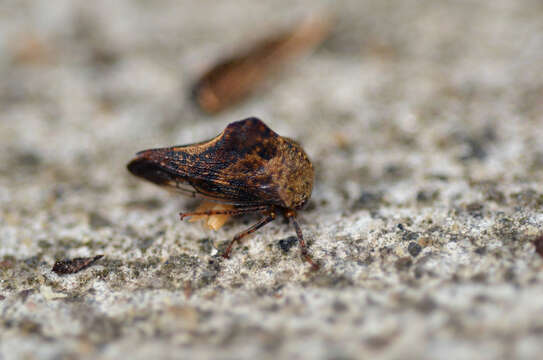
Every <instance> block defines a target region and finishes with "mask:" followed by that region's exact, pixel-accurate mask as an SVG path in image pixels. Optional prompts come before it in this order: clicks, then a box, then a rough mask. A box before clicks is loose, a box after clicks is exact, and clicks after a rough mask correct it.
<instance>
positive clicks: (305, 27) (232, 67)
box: [192, 14, 332, 114]
mask: <svg viewBox="0 0 543 360" xmlns="http://www.w3.org/2000/svg"><path fill="white" fill-rule="evenodd" d="M331 27H332V22H331V20H330V19H329V18H328V17H326V16H324V15H322V14H320V15H314V16H310V17H308V18H306V19H305V20H304V21H302V22H301V23H300V24H298V25H297V26H295V27H294V28H293V29H290V30H288V31H286V32H284V33H282V34H280V35H276V36H273V37H270V38H267V39H264V40H262V41H261V42H259V43H257V44H255V45H254V46H253V47H252V48H250V49H248V50H247V51H246V52H243V53H241V54H239V55H236V56H233V57H231V58H228V59H225V60H223V61H221V62H219V63H218V64H216V65H215V66H213V67H212V68H211V69H210V70H208V71H207V72H205V73H204V74H203V75H202V76H201V77H200V79H199V80H198V81H197V82H196V84H195V85H194V86H193V89H192V95H193V99H194V101H195V102H196V104H197V105H198V106H199V107H200V108H201V109H202V110H204V111H205V112H207V113H210V114H215V113H218V112H220V111H222V110H224V109H226V108H227V107H229V106H231V105H233V104H235V103H238V102H240V101H242V100H243V99H244V98H246V97H247V96H248V95H249V94H250V93H252V92H253V91H254V90H255V89H256V88H258V86H259V85H261V84H262V83H263V82H264V81H265V80H266V79H268V78H269V77H270V76H271V75H272V74H273V73H275V72H276V71H277V70H278V69H279V68H280V67H282V66H283V65H285V64H287V63H289V62H292V61H293V60H295V59H297V58H300V57H301V56H302V55H304V54H307V53H309V52H310V51H311V50H313V49H315V48H316V47H317V46H318V45H320V44H321V43H322V42H323V41H324V39H326V37H327V35H328V34H329V33H330V29H331Z"/></svg>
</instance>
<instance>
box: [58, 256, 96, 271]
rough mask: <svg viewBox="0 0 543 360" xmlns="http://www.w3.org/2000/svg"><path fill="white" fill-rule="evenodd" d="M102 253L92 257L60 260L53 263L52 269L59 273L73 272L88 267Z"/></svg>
mask: <svg viewBox="0 0 543 360" xmlns="http://www.w3.org/2000/svg"><path fill="white" fill-rule="evenodd" d="M103 256H104V255H96V256H93V257H79V258H74V259H71V260H60V261H57V262H55V265H53V269H52V270H53V271H54V272H56V273H57V274H59V275H64V274H74V273H76V272H79V271H81V270H83V269H86V268H88V267H89V266H91V265H92V264H94V263H95V262H96V261H98V260H99V259H101V258H102V257H103Z"/></svg>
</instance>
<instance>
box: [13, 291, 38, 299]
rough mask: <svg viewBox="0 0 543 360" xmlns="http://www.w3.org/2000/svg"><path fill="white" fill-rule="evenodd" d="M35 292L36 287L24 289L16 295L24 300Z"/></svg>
mask: <svg viewBox="0 0 543 360" xmlns="http://www.w3.org/2000/svg"><path fill="white" fill-rule="evenodd" d="M35 292H36V289H26V290H21V291H19V293H18V294H17V295H18V296H19V298H20V299H21V300H23V302H25V301H26V299H27V298H28V297H29V296H30V295H32V294H33V293H35Z"/></svg>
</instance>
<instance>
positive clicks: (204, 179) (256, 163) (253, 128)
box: [128, 118, 318, 269]
mask: <svg viewBox="0 0 543 360" xmlns="http://www.w3.org/2000/svg"><path fill="white" fill-rule="evenodd" d="M128 170H129V171H130V172H131V173H132V174H134V175H136V176H138V177H141V178H144V179H146V180H148V181H151V182H153V183H155V184H157V185H160V186H164V187H167V188H170V189H175V190H177V191H179V192H181V193H184V194H186V195H190V196H194V197H196V196H198V197H202V198H205V199H206V200H211V201H215V202H218V203H221V204H227V205H228V206H226V207H225V208H222V209H220V208H219V209H217V208H211V209H210V210H205V211H196V212H186V213H181V214H180V217H181V220H183V219H184V218H185V217H188V216H214V215H229V216H232V215H243V214H249V213H260V214H262V215H263V217H262V218H261V219H260V220H259V221H258V222H257V223H256V224H254V225H253V226H251V227H250V228H248V229H246V230H244V231H242V232H240V233H238V234H237V235H235V236H234V238H233V239H232V240H231V241H230V243H229V245H228V247H227V248H226V251H225V252H224V254H223V256H224V257H226V258H228V257H229V256H230V252H231V250H232V247H233V245H234V244H235V243H237V242H239V241H240V240H241V239H242V238H243V237H245V236H247V235H249V234H251V233H253V232H255V231H256V230H258V229H260V228H261V227H263V226H264V225H266V224H268V223H269V222H271V221H273V220H275V219H276V217H277V214H282V215H283V216H285V217H286V218H287V219H288V220H289V222H290V223H291V224H292V226H293V227H294V229H295V231H296V235H297V237H298V240H299V244H300V251H301V256H302V258H303V259H304V260H305V261H307V262H309V263H310V264H311V265H312V266H313V268H315V269H316V268H318V266H317V264H316V263H315V262H314V261H313V260H312V258H311V257H310V256H309V254H308V252H307V248H306V244H305V241H304V238H303V235H302V231H301V228H300V226H299V224H298V221H297V219H296V217H297V210H300V209H302V208H303V207H304V206H305V205H306V204H307V201H308V200H309V198H310V196H311V192H312V189H313V180H314V170H313V165H312V164H311V161H310V160H309V158H308V157H307V155H306V153H305V151H304V150H303V149H302V147H301V146H300V145H299V144H298V143H296V142H295V141H293V140H291V139H289V138H286V137H282V136H279V135H278V134H277V133H275V132H274V131H273V130H271V129H270V128H269V127H268V126H267V125H266V124H264V123H263V122H262V121H261V120H259V119H257V118H248V119H244V120H240V121H236V122H233V123H231V124H230V125H228V126H227V127H226V129H225V130H224V131H223V132H222V133H220V134H219V135H217V136H216V137H215V138H213V139H210V140H208V141H204V142H200V143H195V144H189V145H181V146H173V147H167V148H158V149H149V150H144V151H141V152H139V153H138V154H137V157H136V158H135V159H133V160H132V161H131V162H130V163H129V164H128Z"/></svg>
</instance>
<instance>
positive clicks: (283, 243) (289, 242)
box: [278, 236, 298, 254]
mask: <svg viewBox="0 0 543 360" xmlns="http://www.w3.org/2000/svg"><path fill="white" fill-rule="evenodd" d="M297 242H298V238H297V237H296V236H289V237H288V238H286V239H282V240H279V242H278V245H279V247H280V248H281V250H283V252H284V253H285V254H286V253H288V251H289V250H290V248H291V247H293V246H294V245H296V243H297Z"/></svg>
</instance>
